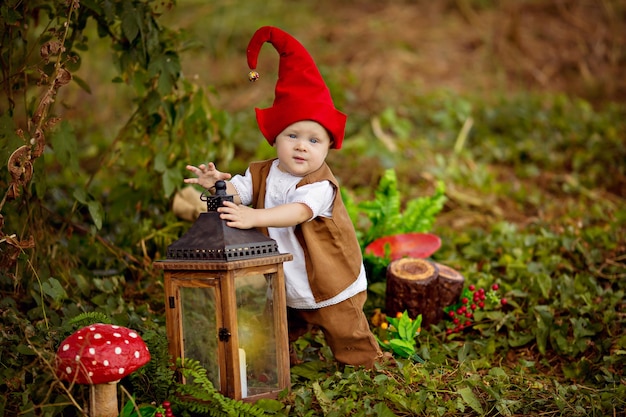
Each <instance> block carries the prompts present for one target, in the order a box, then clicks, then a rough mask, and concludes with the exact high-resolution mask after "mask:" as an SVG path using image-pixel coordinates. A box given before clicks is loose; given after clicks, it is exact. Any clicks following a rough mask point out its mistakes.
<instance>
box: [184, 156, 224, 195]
mask: <svg viewBox="0 0 626 417" xmlns="http://www.w3.org/2000/svg"><path fill="white" fill-rule="evenodd" d="M187 170H188V171H191V172H193V173H194V174H195V175H196V176H197V177H198V178H185V180H184V181H185V184H199V185H201V186H203V187H204V188H207V189H209V188H211V187H213V186H214V185H215V182H216V181H220V180H228V179H230V177H231V175H230V174H229V173H227V172H220V171H218V170H217V168H215V164H214V163H213V162H209V163H208V164H206V165H205V164H201V165H200V166H197V167H196V166H193V165H187Z"/></svg>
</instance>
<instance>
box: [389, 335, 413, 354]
mask: <svg viewBox="0 0 626 417" xmlns="http://www.w3.org/2000/svg"><path fill="white" fill-rule="evenodd" d="M389 345H390V346H391V349H392V350H393V352H394V353H395V354H397V355H398V356H401V357H403V358H410V357H411V356H412V355H413V354H414V353H415V344H412V343H410V342H408V341H406V340H400V339H391V340H390V341H389Z"/></svg>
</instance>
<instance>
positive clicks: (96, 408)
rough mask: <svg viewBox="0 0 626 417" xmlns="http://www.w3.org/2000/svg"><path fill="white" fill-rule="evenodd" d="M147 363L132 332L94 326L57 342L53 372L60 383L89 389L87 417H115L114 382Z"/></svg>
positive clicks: (141, 345)
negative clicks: (65, 382) (83, 385)
mask: <svg viewBox="0 0 626 417" xmlns="http://www.w3.org/2000/svg"><path fill="white" fill-rule="evenodd" d="M149 361H150V352H149V351H148V347H147V346H146V344H145V343H144V341H143V340H142V339H141V337H139V335H138V334H137V333H136V332H135V331H133V330H131V329H128V328H126V327H121V326H115V325H111V324H102V323H96V324H92V325H90V326H86V327H83V328H82V329H79V330H77V331H76V332H75V333H74V334H72V335H70V336H69V337H68V338H66V339H65V340H64V341H63V342H62V343H61V345H60V346H59V350H58V352H57V366H56V370H57V375H58V377H59V378H61V379H62V380H65V381H69V382H76V383H78V384H87V385H89V386H90V388H89V396H90V403H89V414H90V416H92V417H96V416H97V417H109V416H111V417H116V416H118V414H119V413H118V408H117V382H119V380H120V379H122V378H124V377H125V376H126V375H129V374H131V373H133V372H134V371H135V370H137V369H139V368H141V367H142V366H143V365H145V364H146V363H148V362H149Z"/></svg>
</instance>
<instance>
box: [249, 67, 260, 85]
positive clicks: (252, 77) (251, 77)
mask: <svg viewBox="0 0 626 417" xmlns="http://www.w3.org/2000/svg"><path fill="white" fill-rule="evenodd" d="M259 77H260V75H259V73H258V72H256V71H254V70H252V71H250V72H249V73H248V79H249V80H250V81H251V82H255V81H256V80H258V79H259Z"/></svg>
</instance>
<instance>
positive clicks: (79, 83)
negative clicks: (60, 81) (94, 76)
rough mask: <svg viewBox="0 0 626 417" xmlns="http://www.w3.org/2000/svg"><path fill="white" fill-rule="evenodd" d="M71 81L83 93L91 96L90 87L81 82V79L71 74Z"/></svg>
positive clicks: (83, 81)
mask: <svg viewBox="0 0 626 417" xmlns="http://www.w3.org/2000/svg"><path fill="white" fill-rule="evenodd" d="M72 81H74V82H75V83H76V84H78V86H79V87H80V88H82V89H83V90H84V91H86V92H87V93H89V94H91V87H89V84H87V82H86V81H85V80H83V79H82V78H80V77H79V76H78V75H75V74H72Z"/></svg>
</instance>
